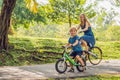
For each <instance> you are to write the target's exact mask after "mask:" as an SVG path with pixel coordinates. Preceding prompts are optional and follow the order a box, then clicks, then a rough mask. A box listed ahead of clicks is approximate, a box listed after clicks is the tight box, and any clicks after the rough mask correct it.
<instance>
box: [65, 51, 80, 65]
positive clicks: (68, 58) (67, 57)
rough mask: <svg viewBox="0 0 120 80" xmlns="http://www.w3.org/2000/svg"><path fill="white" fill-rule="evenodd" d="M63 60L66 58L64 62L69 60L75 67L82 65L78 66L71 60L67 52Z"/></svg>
mask: <svg viewBox="0 0 120 80" xmlns="http://www.w3.org/2000/svg"><path fill="white" fill-rule="evenodd" d="M63 58H64V61H67V60H68V61H69V62H70V63H71V64H72V65H74V66H79V65H80V64H77V63H76V62H75V61H74V60H73V59H72V58H70V57H69V55H68V54H67V53H66V51H64V54H63Z"/></svg>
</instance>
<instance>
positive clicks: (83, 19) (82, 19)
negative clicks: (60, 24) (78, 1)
mask: <svg viewBox="0 0 120 80" xmlns="http://www.w3.org/2000/svg"><path fill="white" fill-rule="evenodd" d="M80 21H81V22H84V21H85V16H84V15H83V14H81V15H80Z"/></svg>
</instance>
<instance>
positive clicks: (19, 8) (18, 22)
mask: <svg viewBox="0 0 120 80" xmlns="http://www.w3.org/2000/svg"><path fill="white" fill-rule="evenodd" d="M25 1H29V0H25ZM30 1H31V0H30ZM27 3H28V2H27ZM27 5H30V3H28V4H27ZM35 5H36V3H35ZM31 8H32V7H31ZM33 8H34V5H33ZM37 10H38V13H36V11H35V13H36V14H34V13H33V12H31V11H30V10H29V9H27V8H26V4H25V2H24V0H17V3H16V6H15V9H14V11H13V16H12V25H13V27H14V28H15V29H16V28H18V27H25V28H29V27H30V26H33V25H34V24H35V23H40V22H42V23H46V18H45V13H44V9H43V7H42V6H40V7H39V8H37Z"/></svg>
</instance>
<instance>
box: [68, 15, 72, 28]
mask: <svg viewBox="0 0 120 80" xmlns="http://www.w3.org/2000/svg"><path fill="white" fill-rule="evenodd" d="M68 21H69V27H71V25H72V23H71V15H70V14H69V15H68Z"/></svg>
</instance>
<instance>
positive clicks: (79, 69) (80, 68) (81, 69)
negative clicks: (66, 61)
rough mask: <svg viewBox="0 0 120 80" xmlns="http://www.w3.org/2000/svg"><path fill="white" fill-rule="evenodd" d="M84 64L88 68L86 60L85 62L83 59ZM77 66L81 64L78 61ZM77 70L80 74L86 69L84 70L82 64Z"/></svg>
mask: <svg viewBox="0 0 120 80" xmlns="http://www.w3.org/2000/svg"><path fill="white" fill-rule="evenodd" d="M83 62H84V64H85V66H86V60H85V59H83ZM77 64H80V62H79V61H77ZM76 69H77V70H78V71H79V72H83V71H84V69H83V67H82V65H81V64H80V65H79V66H76Z"/></svg>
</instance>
